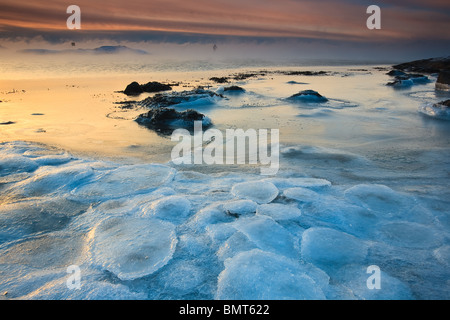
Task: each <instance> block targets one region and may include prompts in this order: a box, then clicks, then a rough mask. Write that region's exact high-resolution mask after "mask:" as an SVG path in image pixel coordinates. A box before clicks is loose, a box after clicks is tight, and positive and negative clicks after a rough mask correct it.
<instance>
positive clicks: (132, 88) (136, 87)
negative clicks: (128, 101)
mask: <svg viewBox="0 0 450 320" xmlns="http://www.w3.org/2000/svg"><path fill="white" fill-rule="evenodd" d="M168 90H172V87H171V86H169V85H167V84H164V83H159V82H156V81H152V82H148V83H146V84H143V85H141V84H139V83H137V82H136V81H134V82H132V83H130V84H129V85H128V86H127V87H126V89H125V90H124V91H123V93H125V94H126V95H128V96H137V95H139V94H141V93H143V92H148V93H153V92H161V91H168Z"/></svg>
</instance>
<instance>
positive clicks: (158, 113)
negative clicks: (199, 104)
mask: <svg viewBox="0 0 450 320" xmlns="http://www.w3.org/2000/svg"><path fill="white" fill-rule="evenodd" d="M194 121H202V126H203V127H209V126H210V125H211V120H210V119H209V118H208V117H207V116H205V115H204V114H202V113H200V112H197V111H195V110H192V109H188V110H185V111H181V112H179V111H177V110H175V109H173V108H165V107H163V108H155V109H151V110H150V111H148V112H147V113H143V114H141V115H139V116H138V117H137V118H136V122H137V123H139V124H140V125H144V126H146V127H148V128H150V129H153V130H156V131H158V132H162V133H164V134H170V133H171V132H172V130H173V129H177V128H184V129H189V130H192V129H193V128H194Z"/></svg>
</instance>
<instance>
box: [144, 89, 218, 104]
mask: <svg viewBox="0 0 450 320" xmlns="http://www.w3.org/2000/svg"><path fill="white" fill-rule="evenodd" d="M221 98H223V96H222V95H220V94H217V93H215V92H213V91H210V90H205V89H202V88H197V89H194V90H190V91H182V92H170V93H157V94H155V95H154V96H153V97H148V98H146V99H144V100H142V101H141V102H140V104H141V106H143V107H147V108H161V107H170V106H174V105H178V104H182V103H183V104H189V105H192V106H195V105H202V104H203V105H204V104H213V103H215V102H216V101H218V100H219V99H221Z"/></svg>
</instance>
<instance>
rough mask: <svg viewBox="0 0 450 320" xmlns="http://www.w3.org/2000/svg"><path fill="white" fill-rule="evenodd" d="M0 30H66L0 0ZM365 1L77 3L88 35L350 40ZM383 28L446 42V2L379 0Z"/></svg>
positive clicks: (389, 33)
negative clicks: (129, 33) (125, 33)
mask: <svg viewBox="0 0 450 320" xmlns="http://www.w3.org/2000/svg"><path fill="white" fill-rule="evenodd" d="M2 2H3V3H2V11H1V12H0V28H2V29H4V28H6V27H22V28H27V29H35V30H36V29H37V30H39V31H40V32H42V33H44V32H46V31H48V30H64V29H65V28H66V19H67V17H68V16H69V15H68V14H67V13H66V6H67V3H66V2H63V1H57V0H49V1H46V2H41V1H37V0H34V1H29V2H23V3H18V2H17V1H15V0H14V1H12V0H3V1H2ZM368 4H370V3H369V1H365V0H361V1H356V0H345V1H340V2H336V1H331V0H325V1H320V2H319V1H312V0H301V1H299V0H297V1H295V0H277V1H273V0H197V1H195V2H192V1H184V0H152V1H151V2H149V1H144V0H129V1H122V0H120V1H119V0H110V1H108V2H107V3H104V2H103V3H99V2H92V1H89V0H78V1H77V5H78V6H80V8H81V17H82V19H81V20H82V28H83V29H84V30H87V31H103V32H107V31H110V32H115V31H118V32H120V31H153V32H172V33H174V32H175V33H190V34H204V35H221V36H227V35H228V36H247V37H288V38H295V37H298V38H327V39H353V40H355V41H357V40H360V39H361V38H364V37H367V36H368V35H369V34H368V33H367V28H366V26H365V20H366V19H367V14H366V12H365V9H366V8H367V6H368ZM380 6H381V7H382V14H383V18H382V20H383V28H382V30H378V31H377V33H373V32H372V34H370V36H371V37H372V38H377V39H378V38H379V39H386V40H388V39H399V38H404V37H415V38H439V39H442V38H444V39H448V38H449V37H450V36H449V35H447V33H444V32H441V33H437V32H435V30H436V26H439V28H441V27H447V28H450V25H449V16H448V11H449V10H450V9H449V8H450V5H449V4H448V1H440V0H433V1H431V2H422V1H418V0H414V1H412V2H411V1H401V0H394V1H392V2H388V1H380Z"/></svg>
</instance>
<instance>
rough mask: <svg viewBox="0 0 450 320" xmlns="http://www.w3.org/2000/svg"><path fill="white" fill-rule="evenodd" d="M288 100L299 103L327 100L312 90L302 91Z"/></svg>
mask: <svg viewBox="0 0 450 320" xmlns="http://www.w3.org/2000/svg"><path fill="white" fill-rule="evenodd" d="M288 99H289V100H301V101H311V102H326V101H328V99H327V98H325V97H324V96H322V95H321V94H320V93H318V92H317V91H314V90H303V91H300V92H299V93H296V94H294V95H292V96H290V97H289V98H288Z"/></svg>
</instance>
